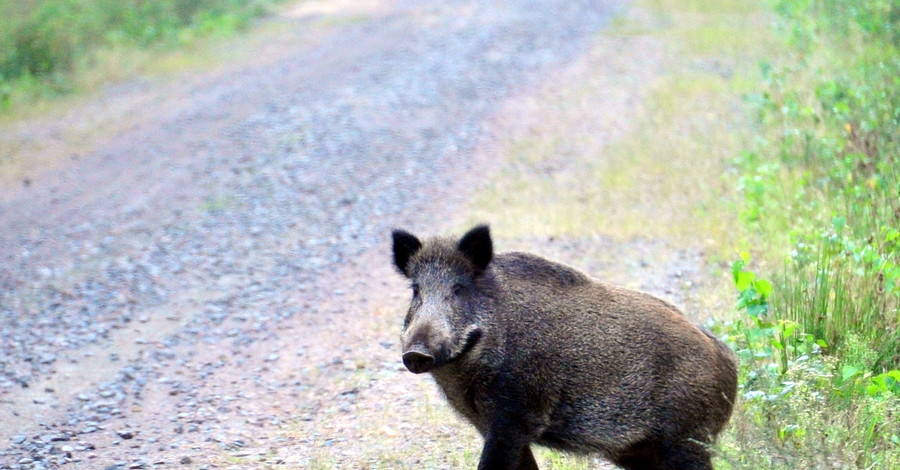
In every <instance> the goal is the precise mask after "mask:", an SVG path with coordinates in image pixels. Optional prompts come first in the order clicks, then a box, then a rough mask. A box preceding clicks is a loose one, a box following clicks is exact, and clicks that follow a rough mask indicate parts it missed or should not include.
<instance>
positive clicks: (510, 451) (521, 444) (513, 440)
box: [478, 422, 538, 470]
mask: <svg viewBox="0 0 900 470" xmlns="http://www.w3.org/2000/svg"><path fill="white" fill-rule="evenodd" d="M510 424H511V423H508V422H507V423H502V424H501V423H495V425H494V426H492V429H491V431H490V432H488V434H487V436H485V439H484V449H483V450H482V451H481V461H480V462H479V463H478V470H538V466H537V462H536V461H535V460H534V454H532V453H531V447H530V446H529V444H530V442H529V440H528V438H527V437H526V436H527V434H526V433H524V432H522V431H521V430H520V429H518V427H517V426H515V425H510Z"/></svg>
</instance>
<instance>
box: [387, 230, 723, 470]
mask: <svg viewBox="0 0 900 470" xmlns="http://www.w3.org/2000/svg"><path fill="white" fill-rule="evenodd" d="M393 239H394V264H395V266H396V267H397V269H398V270H399V271H400V272H401V273H402V274H403V275H404V276H406V277H407V278H408V279H409V280H410V281H411V284H412V290H413V297H412V301H411V303H410V308H409V312H408V314H407V316H406V320H405V322H404V329H403V337H402V345H403V362H404V364H406V366H407V368H409V370H411V371H413V372H416V373H423V372H431V373H432V375H433V376H434V378H435V379H436V381H437V383H438V385H439V386H440V388H441V390H442V391H443V392H444V394H445V395H446V397H447V399H448V400H449V402H450V404H451V405H452V406H453V408H454V409H455V410H456V411H457V412H459V413H460V414H461V415H462V416H463V417H465V418H466V419H467V420H468V421H469V422H471V423H472V424H473V425H474V426H475V427H476V428H477V429H478V431H479V432H480V433H481V435H482V436H483V438H484V448H483V451H482V454H481V460H480V463H479V465H478V468H479V469H480V470H488V469H491V470H493V469H537V463H536V462H535V459H534V456H533V455H532V453H531V449H530V444H532V443H537V444H541V445H544V446H547V447H551V448H554V449H560V450H563V451H567V452H574V453H593V454H600V455H602V456H604V457H606V458H607V459H609V460H611V461H612V462H614V463H616V464H617V465H619V466H621V467H624V468H626V469H711V468H712V464H711V462H710V452H709V449H708V446H709V444H710V443H711V442H712V441H713V440H714V439H715V437H716V435H717V434H718V433H719V432H720V431H721V430H722V428H723V427H724V426H725V424H726V422H727V421H728V419H729V416H730V415H731V410H732V405H733V403H734V398H735V393H736V391H737V372H736V364H735V358H734V355H733V354H732V353H731V351H730V350H729V349H728V347H727V346H725V345H724V344H723V343H721V342H720V341H719V340H717V339H716V338H715V337H714V336H713V335H711V334H710V333H708V332H706V331H705V330H703V329H701V328H698V327H697V326H695V325H694V324H693V323H691V322H690V321H688V320H687V319H686V318H685V317H684V315H682V313H681V312H679V311H678V309H676V308H675V307H674V306H672V305H671V304H669V303H667V302H665V301H662V300H660V299H657V298H655V297H653V296H651V295H649V294H645V293H641V292H635V291H632V290H628V289H624V288H621V287H616V286H613V285H610V284H606V283H603V282H600V281H597V280H594V279H592V278H590V277H588V276H587V275H585V274H583V273H581V272H579V271H577V270H575V269H573V268H571V267H569V266H565V265H563V264H559V263H555V262H552V261H548V260H546V259H543V258H540V257H538V256H535V255H531V254H527V253H502V254H498V255H496V256H494V253H493V245H492V241H491V238H490V232H489V229H488V227H487V226H484V225H482V226H478V227H475V228H474V229H472V230H471V231H469V232H468V233H467V234H466V235H465V236H463V237H462V238H461V239H460V240H458V241H457V240H451V239H446V238H433V239H429V240H427V241H425V242H424V243H423V242H422V241H420V240H419V239H418V238H416V237H415V236H413V235H412V234H410V233H408V232H404V231H402V230H397V231H394V233H393Z"/></svg>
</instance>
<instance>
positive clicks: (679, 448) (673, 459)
mask: <svg viewBox="0 0 900 470" xmlns="http://www.w3.org/2000/svg"><path fill="white" fill-rule="evenodd" d="M663 468H664V469H666V470H713V466H712V457H711V456H710V453H709V449H708V447H707V444H703V443H701V442H698V441H692V440H691V441H681V442H678V443H676V444H673V445H672V446H670V447H669V448H667V449H665V450H664V451H663Z"/></svg>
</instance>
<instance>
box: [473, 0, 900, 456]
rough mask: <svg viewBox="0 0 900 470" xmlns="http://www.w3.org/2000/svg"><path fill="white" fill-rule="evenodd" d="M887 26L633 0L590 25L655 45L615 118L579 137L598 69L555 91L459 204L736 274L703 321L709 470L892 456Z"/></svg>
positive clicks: (840, 0) (837, 6)
mask: <svg viewBox="0 0 900 470" xmlns="http://www.w3.org/2000/svg"><path fill="white" fill-rule="evenodd" d="M898 22H900V9H898V7H897V6H896V2H888V1H880V0H870V1H864V2H856V1H849V0H809V1H800V2H797V1H773V2H765V3H757V2H739V1H711V0H692V1H687V2H685V1H677V2H676V1H670V0H645V1H638V2H636V3H635V5H634V6H633V7H632V8H631V10H630V11H629V12H628V13H627V14H625V15H623V16H622V17H621V18H619V19H618V20H617V21H616V23H615V25H614V27H613V28H612V29H611V31H610V32H609V33H608V34H605V35H604V37H601V38H599V39H598V44H599V46H598V47H599V48H600V49H602V48H603V47H606V46H610V45H613V46H615V43H614V41H615V40H616V38H627V39H629V40H643V41H655V42H656V43H658V44H660V45H661V47H662V50H663V51H664V55H665V57H666V58H665V60H663V66H662V68H661V70H660V72H659V73H658V74H656V75H655V76H653V77H650V80H649V86H647V87H645V88H644V89H645V92H644V94H643V96H641V99H640V100H639V103H640V104H639V105H637V106H635V107H633V108H632V109H630V110H629V112H628V115H629V116H633V117H634V119H632V123H631V124H630V125H627V126H625V127H626V131H625V132H624V133H623V134H622V135H621V136H613V137H618V138H614V139H609V141H610V143H608V144H607V143H604V142H598V141H596V140H594V139H591V135H592V132H599V131H600V130H601V129H602V128H603V126H602V125H599V126H596V127H591V120H592V119H596V116H597V115H598V113H599V114H601V115H602V114H603V112H602V111H599V112H598V111H597V110H596V109H591V108H592V107H591V104H592V101H593V102H594V104H597V105H599V104H603V105H606V104H608V101H609V100H608V99H603V97H604V96H605V93H607V91H606V90H607V86H608V85H610V83H603V82H602V81H595V80H592V79H590V78H587V79H585V80H583V81H577V82H575V83H578V85H577V86H575V87H569V88H566V89H565V90H561V91H559V90H557V91H554V92H553V93H551V94H549V95H548V96H547V97H546V100H545V101H546V103H545V106H544V107H543V108H542V109H543V110H544V111H543V114H544V115H543V116H542V118H543V122H542V123H541V125H540V126H535V127H534V128H533V129H531V130H530V131H529V132H528V133H526V134H525V135H524V136H522V137H521V138H519V139H517V140H516V141H514V142H511V143H510V145H509V146H508V148H507V157H508V158H509V160H510V161H511V163H510V164H509V165H508V166H507V168H506V169H505V170H504V171H503V174H502V175H501V177H500V178H498V179H497V180H495V181H494V182H493V183H492V184H491V185H489V186H488V188H487V189H486V190H485V191H484V192H483V193H482V194H481V196H480V197H479V198H478V199H477V201H476V203H475V204H474V206H475V207H476V213H475V214H474V216H473V217H472V219H473V220H475V219H480V220H491V221H492V222H494V223H495V224H496V225H498V226H500V228H501V229H502V232H505V233H512V234H517V233H518V234H521V235H525V236H527V235H535V234H536V235H572V236H589V235H593V234H604V235H608V236H618V237H658V238H664V239H667V240H675V241H677V242H678V243H684V244H690V245H694V246H696V245H698V244H699V245H700V246H702V247H704V248H705V253H706V254H707V256H708V257H709V259H710V261H711V263H712V264H713V265H714V266H718V268H716V270H717V272H713V273H712V275H713V276H717V277H718V278H719V279H720V280H721V281H720V282H719V283H713V284H711V285H710V287H708V288H705V289H704V290H703V292H700V293H699V296H701V297H707V298H711V299H726V298H727V297H730V296H731V292H734V286H736V287H737V291H738V303H737V308H736V309H735V311H734V313H733V315H728V314H727V312H718V315H717V316H718V317H719V319H718V320H717V321H714V322H712V323H711V324H710V325H711V326H712V327H713V328H714V329H715V330H716V331H717V332H718V333H719V334H720V335H722V336H723V337H724V338H726V339H727V341H729V342H730V344H731V345H732V347H734V348H735V349H736V350H737V351H738V352H739V354H740V356H741V359H742V364H741V372H740V374H741V377H740V383H741V401H740V402H739V403H738V404H737V406H736V410H735V416H734V419H733V422H732V426H731V428H730V429H729V431H728V432H727V433H726V434H725V435H724V436H723V437H722V439H721V442H720V444H719V457H718V459H717V468H748V469H749V468H785V469H786V468H857V467H858V468H897V467H898V466H900V425H898V424H897V423H898V422H900V419H898V416H900V399H898V396H900V385H898V384H900V372H898V371H897V370H896V369H897V368H898V362H900V357H898V353H900V339H898V338H900V336H898V323H900V312H898V298H900V288H898V286H900V282H898V279H900V270H898V267H897V266H898V262H900V261H898V256H900V234H898V230H897V227H898V225H900V180H898V173H900V170H898V160H897V158H898V150H900V144H898V140H900V139H898V136H900V98H898V94H897V90H898V89H900V80H898V78H897V77H900V53H898V50H897V49H898V43H900V40H898V38H900V32H898V31H900V28H898ZM601 56H602V54H601ZM598 57H600V56H598ZM634 57H638V56H637V55H635V56H634ZM636 60H639V59H636ZM601 62H602V60H598V61H596V63H592V64H589V67H590V68H594V69H596V70H597V71H598V72H597V73H596V75H598V76H599V75H602V74H603V73H608V70H603V69H601V68H600V67H601V65H600V63H601ZM634 72H635V71H628V73H626V74H625V75H624V78H623V79H627V77H628V75H629V74H630V73H634ZM585 77H590V74H585ZM626 85H627V84H626ZM615 86H623V85H622V83H618V84H615ZM605 117H607V118H609V117H610V116H605ZM585 123H587V124H585ZM604 123H605V124H607V125H615V119H614V117H613V118H612V119H610V120H607V121H604ZM610 123H612V124H610ZM500 231H501V230H498V232H500ZM738 252H740V256H739V255H738ZM751 256H752V258H753V262H752V263H751V261H750V258H751ZM734 258H738V259H737V261H735V262H734V263H732V261H731V260H733V259H734ZM751 264H752V266H753V268H752V270H751V268H750V266H751ZM729 266H730V268H731V269H730V272H729ZM754 271H755V272H754ZM726 301H727V302H728V303H731V301H730V300H726ZM716 303H717V302H715V301H713V302H709V303H708V304H709V305H715V304H716ZM722 313H725V315H722ZM560 468H565V467H560Z"/></svg>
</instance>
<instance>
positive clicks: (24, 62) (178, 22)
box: [0, 0, 266, 109]
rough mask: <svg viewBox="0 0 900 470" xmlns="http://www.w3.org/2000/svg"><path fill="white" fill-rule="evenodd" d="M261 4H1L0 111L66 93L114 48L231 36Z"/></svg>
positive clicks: (196, 0)
mask: <svg viewBox="0 0 900 470" xmlns="http://www.w3.org/2000/svg"><path fill="white" fill-rule="evenodd" d="M265 3H266V2H264V1H263V0H158V1H152V2H150V1H143V0H53V1H35V0H26V1H13V0H0V14H2V15H3V22H2V23H0V109H2V108H4V107H9V105H10V103H11V101H12V99H13V97H14V96H13V95H14V94H16V93H23V92H30V93H35V92H40V91H43V92H47V93H54V92H56V93H58V92H62V91H67V90H68V88H69V85H70V82H69V80H68V79H67V78H68V75H69V74H70V73H71V72H72V71H73V70H74V69H77V68H78V67H79V66H81V67H88V66H90V62H91V61H93V60H96V54H95V52H96V51H98V50H99V49H102V48H110V47H123V46H124V47H137V48H146V47H149V46H152V45H158V44H178V43H181V42H186V41H190V40H191V39H192V38H193V37H195V36H197V35H208V34H214V33H229V32H232V31H234V30H236V29H240V28H243V27H244V26H246V25H247V24H248V23H249V21H250V20H251V19H252V18H254V17H256V16H259V15H261V14H262V13H263V12H264V11H265Z"/></svg>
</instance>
